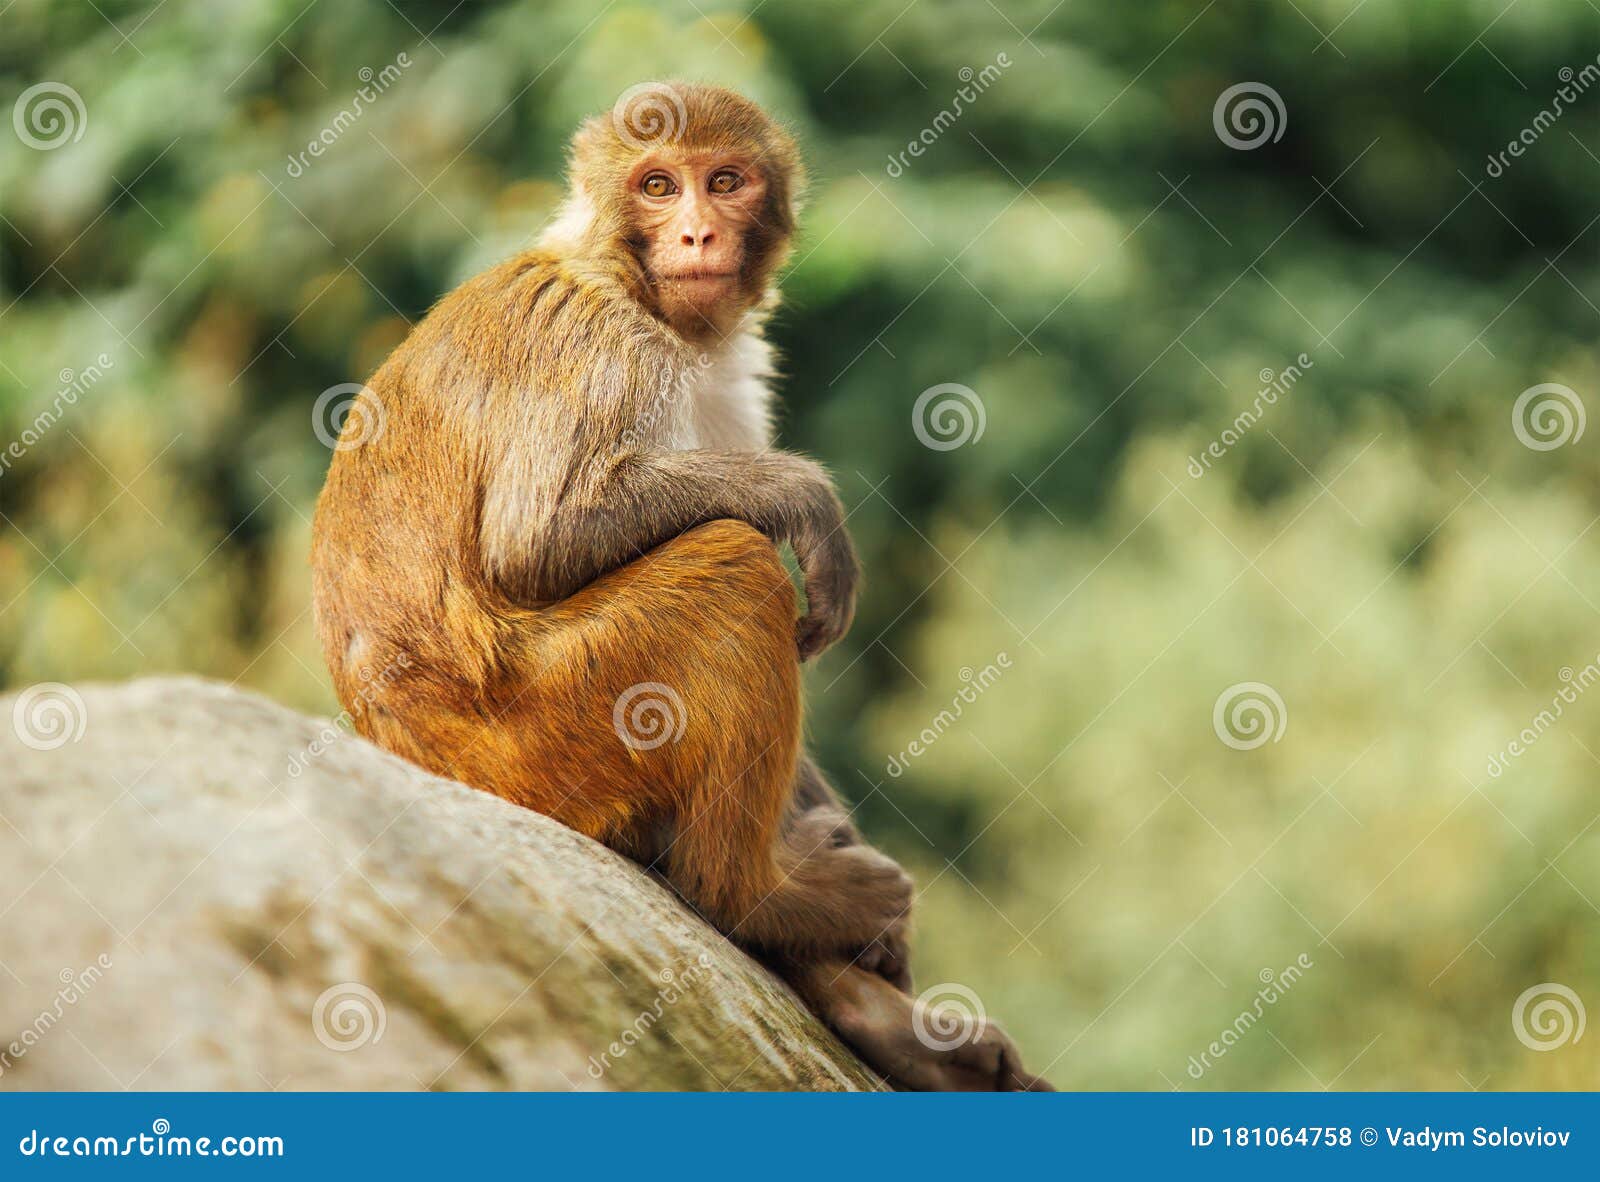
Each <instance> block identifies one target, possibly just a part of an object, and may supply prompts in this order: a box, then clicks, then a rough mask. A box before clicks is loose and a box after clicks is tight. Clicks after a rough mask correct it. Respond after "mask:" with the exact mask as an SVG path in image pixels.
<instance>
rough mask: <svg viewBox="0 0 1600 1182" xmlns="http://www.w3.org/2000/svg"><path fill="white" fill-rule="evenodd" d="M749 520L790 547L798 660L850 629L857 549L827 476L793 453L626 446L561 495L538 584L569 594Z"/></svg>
mask: <svg viewBox="0 0 1600 1182" xmlns="http://www.w3.org/2000/svg"><path fill="white" fill-rule="evenodd" d="M729 517H731V518H737V519H740V520H742V521H746V522H748V523H749V524H750V525H752V526H754V527H755V528H756V529H758V530H760V531H761V532H762V533H764V534H766V535H767V536H768V537H769V538H771V539H772V540H773V541H774V542H777V543H784V542H786V543H788V544H789V545H790V546H791V547H792V548H793V549H794V553H795V558H796V559H798V560H799V563H800V569H801V572H802V573H803V575H804V577H805V590H806V604H807V609H806V616H805V618H804V619H803V620H801V621H800V623H799V626H798V630H797V639H798V643H799V649H800V658H801V659H802V660H805V659H806V658H808V657H811V656H813V655H815V654H816V653H819V652H821V651H822V650H823V649H825V648H827V647H828V646H829V645H831V644H833V643H834V642H835V641H837V640H838V639H839V638H840V637H842V636H843V635H844V634H845V632H846V631H847V630H848V629H849V627H850V621H851V618H852V617H853V616H854V615H855V601H856V585H857V582H858V578H859V572H858V567H857V564H856V555H855V547H854V546H853V545H852V544H851V541H850V535H849V532H848V531H847V530H846V529H845V525H844V509H843V506H842V505H841V504H840V503H839V497H838V495H837V494H836V493H835V492H834V489H833V482H832V481H831V480H829V479H828V475H827V473H826V472H824V471H823V470H822V468H821V467H820V466H818V465H817V464H815V463H814V462H812V461H811V460H808V459H805V458H803V457H801V456H796V455H791V454H789V453H786V452H780V451H766V452H716V451H681V452H624V453H621V454H618V455H615V456H614V457H612V458H611V460H610V462H609V463H608V464H607V465H606V467H605V469H604V471H603V472H598V473H595V474H594V477H593V478H592V479H591V480H590V481H585V482H582V484H581V485H580V486H579V488H577V489H575V490H574V492H573V493H572V495H570V496H568V497H566V498H563V500H562V502H561V503H560V504H559V505H558V506H557V508H556V509H555V511H554V513H553V514H552V516H551V519H550V522H549V525H548V527H547V528H548V535H549V536H548V538H547V539H546V540H545V541H544V543H543V544H542V545H541V550H542V552H543V555H544V556H545V557H546V558H551V559H553V558H559V559H560V566H559V568H554V569H552V567H551V566H550V565H546V564H545V563H542V562H541V558H540V556H535V558H534V562H535V565H536V567H540V568H541V569H540V570H539V576H538V578H537V582H538V583H540V584H541V585H543V586H544V587H547V588H549V589H550V590H552V591H554V592H555V595H552V598H555V597H559V596H561V595H565V594H568V593H570V592H571V591H573V590H576V589H577V588H578V587H580V586H582V585H584V584H585V583H588V582H589V581H591V580H592V579H594V578H596V577H597V576H599V575H601V574H603V573H605V572H606V571H608V570H611V569H613V568H615V567H618V566H620V565H622V564H623V563H625V562H628V561H631V560H632V559H633V558H635V557H637V556H638V555H640V554H642V553H644V552H645V551H647V550H649V549H651V548H652V547H654V546H656V545H658V544H660V543H661V542H664V541H666V540H668V539H669V538H673V537H676V536H677V535H678V534H681V533H683V532H684V531H685V530H687V529H692V528H693V527H694V526H696V525H700V524H703V523H705V522H707V521H715V520H717V519H719V518H729Z"/></svg>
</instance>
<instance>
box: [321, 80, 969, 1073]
mask: <svg viewBox="0 0 1600 1182" xmlns="http://www.w3.org/2000/svg"><path fill="white" fill-rule="evenodd" d="M675 89H676V92H677V95H678V96H679V97H680V98H681V99H682V101H683V103H684V109H685V111H686V113H687V119H686V121H685V122H684V123H683V125H682V126H681V128H679V129H678V130H679V134H678V135H677V136H676V137H674V139H673V140H672V142H669V143H662V144H659V145H653V146H651V147H650V148H649V149H648V151H647V152H641V149H640V148H639V147H638V146H637V145H632V144H628V143H625V142H624V141H623V140H622V139H621V138H620V137H619V136H618V135H617V133H616V130H615V127H614V125H613V123H612V121H611V120H609V119H607V118H604V117H602V118H600V119H596V120H591V121H590V122H589V123H587V124H585V125H584V127H583V128H582V129H581V130H580V131H579V133H578V135H577V136H576V138H575V140H574V147H573V174H574V182H575V183H574V193H573V202H574V203H575V207H576V208H575V210H574V211H573V214H572V216H571V217H570V218H569V219H568V224H567V226H566V229H565V230H564V231H563V232H562V233H559V234H557V235H555V241H554V242H553V244H552V245H548V246H545V247H541V248H536V249H533V250H529V251H525V252H523V253H522V254H519V255H518V256H516V257H515V258H512V259H510V260H508V261H506V262H504V263H502V264H500V265H499V266H496V267H494V268H491V269H490V270H489V271H487V272H485V273H484V274H482V275H480V276H478V277H477V278H475V279H471V280H469V281H468V282H466V283H465V284H463V285H462V286H461V287H459V288H458V289H456V290H455V291H454V292H452V293H450V294H449V295H447V296H446V297H445V298H444V299H442V300H441V301H440V302H439V304H438V305H437V306H436V307H435V308H434V309H433V311H432V312H431V313H430V314H429V315H428V316H427V317H426V318H425V319H424V320H423V321H422V322H421V323H420V324H418V325H417V326H416V328H415V329H414V330H413V332H412V333H411V335H410V337H409V338H408V339H407V340H406V341H405V342H404V343H403V344H402V345H401V346H400V347H399V348H397V349H396V350H395V352H394V354H393V355H392V356H391V357H390V358H389V359H388V360H387V361H386V362H385V363H384V365H383V366H382V367H381V368H380V369H379V370H378V372H377V373H376V374H375V375H374V376H373V378H372V380H371V382H370V383H369V386H368V388H367V390H366V391H364V392H363V394H362V395H361V397H360V398H359V399H358V401H357V404H356V406H355V408H354V409H353V411H352V412H351V415H350V419H349V421H347V423H346V424H345V428H344V443H343V444H342V445H341V449H340V450H338V451H336V453H335V455H334V459H333V464H332V467H331V469H330V471H329V474H328V481H327V485H326V487H325V488H324V490H323V493H322V496H321V498H320V500H319V501H318V506H317V515H316V522H315V527H314V542H313V555H312V558H313V567H314V599H315V606H316V615H317V626H318V631H319V635H320V637H321V640H322V645H323V649H324V653H325V655H326V657H327V660H328V664H329V667H330V669H331V670H332V673H333V681H334V687H335V690H336V691H337V693H338V695H339V698H340V700H341V701H342V702H343V703H344V704H345V705H346V706H347V708H349V709H350V710H351V712H352V714H353V716H354V718H355V720H356V725H357V728H358V729H359V730H360V732H361V733H362V734H363V735H364V736H366V737H367V738H369V739H371V740H373V741H374V742H377V743H379V744H380V745H382V746H384V747H386V748H388V749H390V750H392V751H395V752H397V753H399V754H401V755H403V756H405V757H406V758H408V759H411V760H413V761H415V762H416V763H418V764H420V765H421V766H423V767H425V768H427V769H429V770H431V771H434V772H437V773H439V774H441V775H445V776H449V777H452V778H454V779H457V780H461V781H463V782H464V783H467V784H470V785H472V786H474V787H477V788H481V789H483V790H485V791H489V792H493V793H495V794H496V795H499V796H502V797H504V798H505V799H507V800H510V801H513V802H515V803H517V804H521V805H524V806H526V807H528V808H532V809H536V810H538V811H539V812H542V813H545V814H547V815H548V816H551V817H553V818H555V819H557V820H559V821H561V822H563V823H564V824H567V825H569V826H571V827H572V828H574V829H576V830H578V831H579V832H582V833H585V834H587V835H589V836H591V837H593V838H596V839H597V840H600V841H602V842H605V843H607V844H608V845H611V846H613V847H614V848H617V849H619V850H622V851H624V852H626V853H628V854H630V855H631V856H633V857H636V858H638V859H640V860H642V861H646V862H653V863H655V864H657V865H658V866H660V867H661V868H662V869H663V871H664V873H665V875H666V877H667V879H668V881H669V882H670V883H671V884H672V885H673V887H674V888H675V889H676V890H677V891H678V892H679V893H680V894H682V895H683V897H684V898H685V899H686V900H687V901H688V902H690V903H691V904H692V905H694V906H695V907H696V908H698V909H699V910H700V911H701V913H702V914H704V915H705V916H706V917H707V918H708V919H709V920H710V921H711V922H713V923H714V924H716V925H717V926H718V927H719V928H721V930H723V931H725V932H727V933H729V934H730V935H732V936H733V937H734V938H736V939H739V940H740V941H742V942H744V943H746V944H747V945H749V946H750V947H752V948H753V949H755V950H756V951H758V952H761V953H763V954H764V955H767V956H769V958H770V959H772V961H773V962H774V963H775V964H777V965H779V966H780V967H783V968H785V969H786V971H788V973H789V974H790V976H791V978H792V979H794V980H796V982H797V984H799V983H802V982H803V983H804V988H805V991H806V994H807V997H808V1000H810V1001H811V1003H812V1004H813V1005H814V1006H816V1007H817V1009H818V1011H819V1012H820V1013H822V1014H823V1015H824V1016H825V1017H830V1016H831V1011H830V1006H838V1007H843V1006H844V1005H845V999H846V997H847V995H848V996H849V997H856V998H859V997H862V996H871V997H873V998H876V999H878V1001H879V1005H878V1006H877V1009H876V1010H874V1014H875V1015H876V1016H875V1019H874V1020H875V1021H886V1022H888V1023H889V1025H890V1026H891V1027H893V1029H892V1030H887V1029H886V1030H885V1031H883V1032H880V1033H881V1034H882V1038H880V1039H879V1042H880V1043H881V1044H882V1045H883V1046H885V1047H889V1046H891V1045H892V1046H893V1049H894V1054H896V1055H899V1056H901V1057H902V1058H903V1056H904V1052H905V1049H906V1048H905V1045H904V1039H905V1036H906V1034H907V1032H908V1031H909V1029H910V1026H909V1020H910V1002H909V999H907V998H906V997H905V995H904V994H903V993H901V992H899V991H898V990H897V989H896V988H895V987H894V985H892V984H890V983H889V982H890V981H893V982H895V983H896V984H899V985H901V986H908V985H909V975H908V974H907V973H906V970H905V946H904V941H905V931H906V922H907V913H908V911H909V906H910V899H911V885H910V880H909V879H908V878H907V877H906V876H905V874H904V872H903V871H901V870H900V868H899V867H898V866H896V865H895V864H894V863H893V862H892V861H890V860H889V859H888V858H886V857H884V856H883V855H882V854H880V853H878V852H877V851H875V850H873V849H872V848H871V847H869V846H867V845H865V844H863V843H861V842H860V841H859V840H858V839H857V835H856V834H855V833H854V831H853V830H852V829H851V828H850V827H849V824H848V821H847V820H846V819H845V813H844V811H843V809H842V808H841V807H840V806H839V804H838V801H837V799H836V797H834V795H833V793H832V791H831V789H829V788H828V787H827V785H826V782H825V781H824V780H822V779H821V777H820V773H818V772H817V771H816V769H815V768H814V767H813V766H812V765H810V764H809V763H808V762H803V761H802V760H801V752H800V746H801V734H800V731H801V702H800V682H799V668H798V664H797V661H796V657H797V652H798V655H809V653H811V652H815V651H817V650H819V649H820V648H822V647H825V646H826V645H827V644H829V643H832V641H834V640H836V639H837V638H838V636H839V635H842V633H843V631H844V629H845V628H847V627H848V624H849V620H850V615H851V612H852V611H853V606H854V597H855V582H856V568H855V560H854V554H853V552H852V550H851V547H850V543H849V538H848V534H847V533H846V531H845V530H844V528H843V515H842V510H841V508H840V506H839V502H838V498H837V497H836V496H835V495H834V493H833V490H832V486H831V484H830V482H829V481H828V479H827V477H826V475H825V474H824V473H823V472H822V470H821V469H820V468H818V467H817V466H816V465H815V464H813V463H811V462H810V461H809V460H805V459H802V458H801V457H798V456H794V455H789V454H786V453H782V452H774V451H770V450H766V451H756V450H748V451H708V450H689V451H669V450H663V449H660V448H656V447H651V446H648V445H646V444H638V445H630V444H629V443H628V442H627V441H628V440H629V439H630V438H631V437H632V435H633V434H634V433H636V428H637V427H638V425H639V424H641V423H647V422H648V421H649V416H650V414H651V410H652V402H651V400H652V398H655V397H658V392H659V391H661V390H663V389H666V388H669V387H670V386H671V385H672V383H673V382H674V381H675V380H678V379H679V377H680V376H681V375H682V374H684V373H686V372H689V370H690V367H692V366H693V364H694V357H695V354H696V352H697V350H696V348H695V345H696V344H697V342H699V341H701V340H703V339H705V338H707V337H708V336H709V337H715V338H720V337H722V336H724V335H726V331H727V329H728V328H729V327H731V326H742V328H743V330H750V329H752V328H754V327H755V323H756V322H755V320H753V319H752V318H754V317H758V316H759V315H760V309H761V308H763V307H766V306H770V303H771V300H772V288H771V278H772V275H773V273H774V271H775V269H776V268H777V267H778V265H779V264H780V263H781V262H782V260H783V258H784V257H785V255H786V253H787V250H788V241H789V234H790V231H791V229H792V227H793V220H794V202H795V199H796V197H797V194H798V190H799V185H800V181H799V176H800V172H799V167H798V162H797V160H796V158H795V151H794V146H793V144H792V142H791V141H790V140H789V138H788V136H787V135H785V134H784V133H783V132H782V131H781V130H779V129H778V128H777V127H776V126H775V125H774V124H772V123H771V121H770V120H768V119H767V117H766V116H765V115H764V114H763V113H762V112H761V111H760V109H759V108H757V107H755V106H754V104H751V103H749V102H748V101H747V100H745V99H742V98H740V97H739V96H737V95H733V94H731V93H729V92H726V91H720V90H716V89H714V88H708V87H682V86H680V87H676V88H675ZM719 154H720V155H719ZM724 155H725V156H728V157H729V158H735V157H736V158H737V159H739V160H741V161H743V162H745V163H744V164H743V165H742V167H748V168H751V169H757V170H759V175H757V176H754V177H753V180H752V187H751V188H749V189H747V190H744V198H742V199H741V200H743V201H744V206H743V208H744V209H745V212H746V213H748V215H749V216H748V217H742V219H741V217H735V216H733V215H732V214H730V215H729V217H728V218H727V219H725V220H722V221H715V222H714V226H715V228H716V229H718V232H719V233H722V234H723V238H722V241H721V243H720V244H719V249H724V254H726V251H727V249H732V248H733V247H735V246H736V247H737V248H738V250H739V252H740V253H739V254H738V256H737V257H738V270H737V279H736V280H733V281H730V282H729V284H728V286H727V289H726V290H725V291H724V290H722V289H720V288H718V290H717V294H716V298H715V299H712V300H707V299H705V298H701V297H699V296H697V297H696V299H694V300H688V301H686V302H682V303H681V304H680V305H678V306H675V307H676V309H677V311H678V312H681V311H682V309H683V308H689V309H691V310H693V311H697V312H702V313H704V315H702V316H700V317H699V319H698V320H696V321H695V322H694V323H690V324H688V325H685V324H684V323H682V322H681V318H680V317H679V316H677V315H676V314H675V313H672V312H669V310H668V309H667V307H666V305H665V303H664V301H663V300H661V299H658V298H657V297H658V294H659V292H661V291H662V290H664V289H665V287H666V284H665V282H664V281H663V278H662V275H661V274H660V272H659V270H658V269H657V268H656V265H655V264H656V261H657V260H658V259H659V258H660V257H662V256H661V255H660V254H659V253H656V251H657V248H661V247H662V244H663V243H666V245H667V246H669V247H671V248H672V249H677V250H679V251H680V253H681V251H682V250H683V249H684V248H683V247H681V245H679V244H678V239H676V238H673V239H672V240H671V241H670V242H669V241H668V239H667V235H669V234H672V233H675V231H673V230H670V229H662V228H660V227H662V226H665V224H666V223H665V222H664V221H659V220H658V221H657V222H652V221H650V220H649V218H648V217H646V216H645V215H642V214H641V213H640V212H639V210H638V203H637V200H635V199H633V198H630V197H629V194H631V193H633V192H634V189H633V188H632V187H631V186H633V185H635V184H636V178H637V174H638V170H639V168H640V167H643V166H647V165H648V162H649V161H650V160H660V161H664V162H665V163H664V165H663V166H664V167H677V166H678V163H679V162H682V161H685V160H688V161H695V160H709V161H712V162H715V161H716V160H717V159H720V158H721V156H724ZM641 158H643V159H644V161H645V164H644V165H642V164H641ZM686 167H687V165H686ZM694 167H699V166H698V165H694ZM685 175H689V174H685ZM694 175H698V174H694ZM755 181H760V182H762V184H764V187H759V188H758V187H756V185H755V183H754V182H755ZM757 194H758V195H759V197H760V201H759V208H757V206H756V204H755V195H757ZM630 201H632V204H630ZM732 207H733V203H732V202H730V203H728V204H727V205H726V206H723V205H717V204H715V203H713V204H711V205H708V206H707V208H708V209H709V210H710V213H708V214H707V216H708V217H711V218H713V219H716V218H718V217H721V216H722V215H721V214H720V213H719V212H718V211H719V210H721V209H723V208H728V209H732ZM646 212H647V213H648V211H646ZM663 216H666V215H663ZM696 216H698V215H696ZM730 230H731V232H735V233H737V234H738V235H739V240H738V242H736V243H729V242H728V232H729V231H730ZM707 237H709V235H707ZM685 240H687V239H685ZM729 257H732V256H729ZM691 286H694V285H691ZM694 290H695V291H696V292H697V293H698V292H700V291H701V290H702V287H695V289H694ZM702 322H703V323H702ZM645 434H646V435H648V432H645ZM358 442H359V445H356V444H357V443H358ZM774 542H786V543H788V544H790V545H791V546H792V547H793V548H794V550H795V553H796V556H797V558H798V559H799V561H800V564H801V567H802V570H803V572H804V574H805V577H806V591H807V601H808V610H807V615H806V617H805V618H804V619H803V620H801V621H799V622H798V623H797V621H796V616H795V607H796V599H795V592H794V588H793V586H792V585H791V583H790V581H789V578H788V576H787V574H786V573H785V571H784V569H783V566H782V564H781V563H780V562H779V561H778V557H777V554H776V552H775V550H774V547H773V543H774ZM797 643H798V650H797ZM397 667H400V668H403V670H404V671H403V672H401V673H399V674H398V675H394V674H393V671H394V670H395V669H396V668H397ZM645 683H651V684H659V685H662V686H666V687H669V688H670V690H671V691H672V693H673V694H675V695H676V698H677V704H681V709H679V708H678V705H677V704H675V706H674V711H673V715H674V717H671V718H668V719H667V720H666V723H667V725H669V726H670V725H673V724H674V723H675V722H677V721H679V720H681V725H682V735H681V737H679V738H676V739H672V738H668V739H667V740H666V741H663V742H661V743H660V744H659V745H638V744H630V743H628V742H625V741H624V739H623V736H622V734H621V731H620V730H619V728H618V725H617V722H616V719H615V718H614V710H615V709H617V703H618V702H619V700H620V699H622V698H623V697H624V695H626V694H627V693H628V692H629V691H630V690H631V689H632V688H634V687H637V686H640V685H641V684H645ZM374 686H379V687H381V689H380V690H377V691H376V692H375V691H374V689H373V687H374ZM797 785H798V789H799V790H798V791H797ZM822 965H827V966H828V967H827V969H826V972H825V974H824V976H825V977H826V978H827V979H828V982H829V983H824V980H823V977H821V976H819V975H818V974H819V973H822V972H823V970H822V968H821V967H820V966H822ZM862 966H866V967H865V968H864V967H862ZM868 969H875V970H876V972H869V971H867V970H868ZM864 977H870V978H871V979H872V981H875V982H877V983H878V985H876V986H873V985H867V984H863V983H862V982H860V980H859V978H864ZM852 983H854V984H853V985H852ZM879 986H881V989H880V988H879ZM890 995H892V997H893V998H897V999H899V1000H898V1001H893V1000H888V999H889V997H890ZM885 1005H886V1006H887V1008H884V1007H885ZM859 1012H864V1011H862V1007H861V1006H859V1005H856V1006H855V1007H854V1009H852V1010H850V1011H849V1013H848V1014H846V1015H845V1016H851V1015H857V1016H858V1015H859ZM841 1013H844V1010H843V1009H841ZM835 1024H836V1025H838V1026H843V1025H844V1024H845V1023H844V1022H843V1020H842V1019H841V1020H838V1021H836V1022H835ZM869 1025H870V1023H869ZM857 1026H860V1022H859V1020H858V1021H857ZM857 1045H858V1047H859V1048H861V1049H863V1053H864V1054H867V1055H868V1057H869V1059H871V1057H872V1054H871V1051H872V1048H873V1046H874V1036H873V1034H872V1032H870V1031H869V1032H868V1033H867V1034H865V1035H861V1034H859V1032H858V1035H857ZM886 1062H887V1061H886ZM899 1062H900V1059H895V1060H894V1061H893V1064H891V1065H890V1066H885V1067H884V1068H883V1069H884V1070H886V1071H887V1070H892V1071H893V1072H894V1073H895V1078H898V1079H902V1080H903V1081H904V1082H907V1083H911V1084H913V1085H915V1086H928V1081H929V1080H935V1081H936V1080H937V1079H938V1078H940V1077H939V1071H940V1068H939V1067H938V1066H937V1065H936V1064H929V1065H924V1066H923V1067H921V1068H920V1069H919V1070H918V1071H908V1070H905V1069H903V1068H902V1067H899V1066H894V1064H898V1063H899ZM956 1078H957V1077H955V1076H951V1077H950V1081H951V1082H954V1081H955V1080H956Z"/></svg>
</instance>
